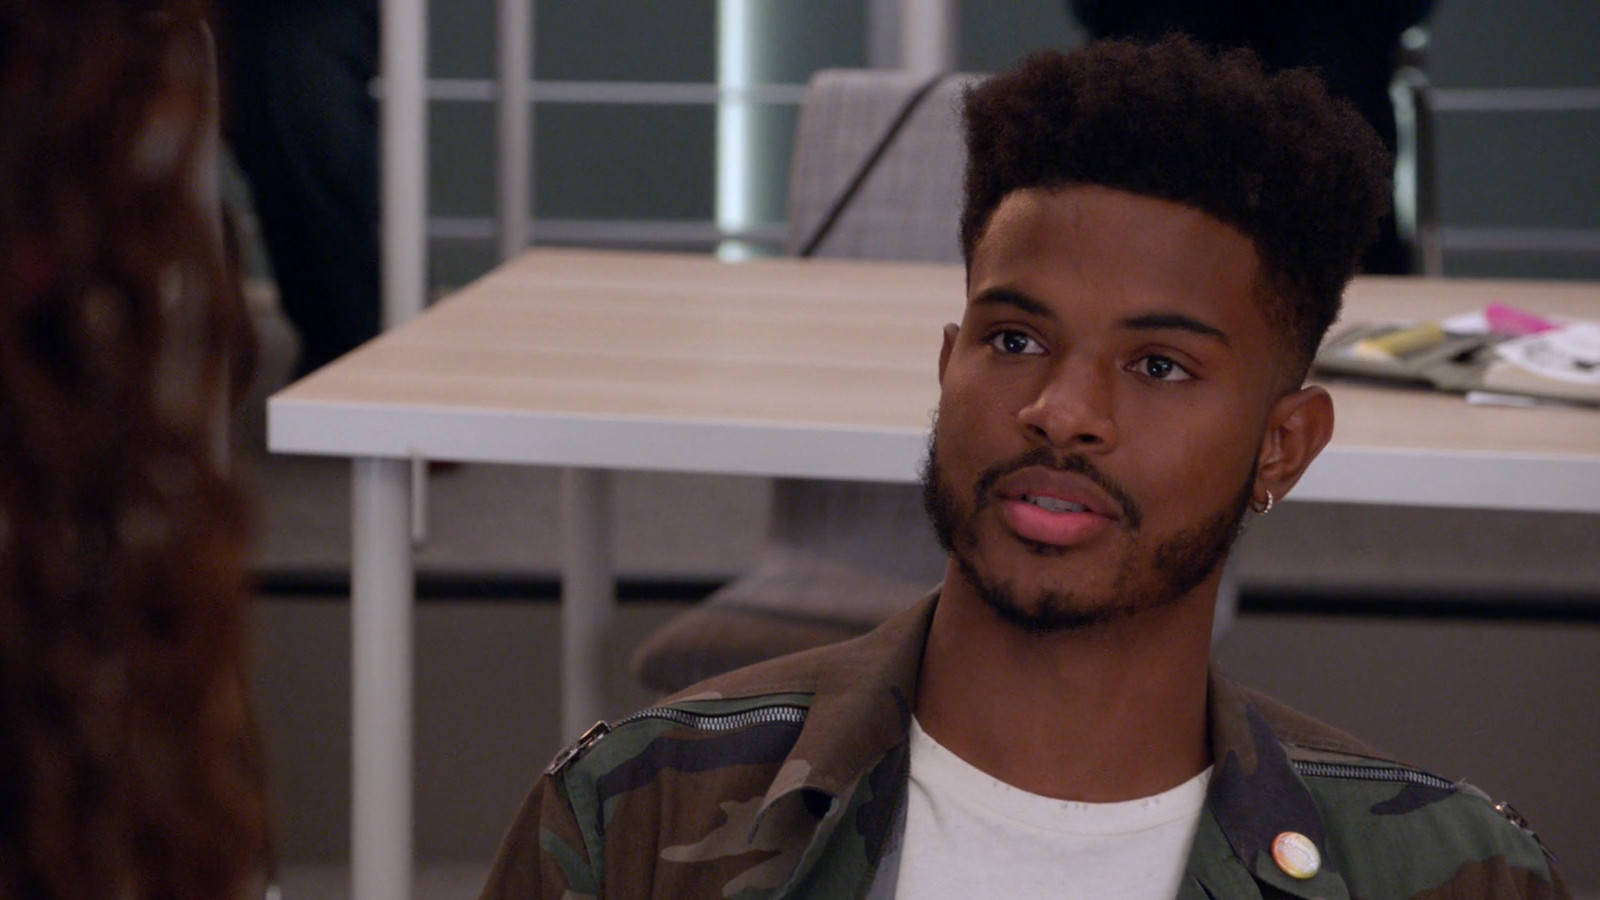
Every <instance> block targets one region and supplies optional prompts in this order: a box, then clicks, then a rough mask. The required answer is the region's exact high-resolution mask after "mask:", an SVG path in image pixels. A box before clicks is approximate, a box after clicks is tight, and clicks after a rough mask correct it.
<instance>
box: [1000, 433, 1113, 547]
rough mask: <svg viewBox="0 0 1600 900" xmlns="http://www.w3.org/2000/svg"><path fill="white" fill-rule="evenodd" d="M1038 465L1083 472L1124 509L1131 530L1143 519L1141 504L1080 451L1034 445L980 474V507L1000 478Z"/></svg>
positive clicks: (1075, 472)
mask: <svg viewBox="0 0 1600 900" xmlns="http://www.w3.org/2000/svg"><path fill="white" fill-rule="evenodd" d="M1034 466H1038V467H1040V468H1043V469H1053V470H1055V471H1057V472H1071V473H1073V474H1075V475H1082V476H1083V477H1085V478H1087V479H1089V480H1090V481H1092V482H1094V483H1095V486H1096V487H1098V488H1100V490H1102V491H1105V492H1106V494H1107V495H1108V496H1109V497H1111V499H1112V500H1113V501H1115V502H1116V504H1117V505H1118V506H1119V507H1121V508H1122V520H1123V522H1124V523H1125V524H1126V525H1127V527H1128V529H1129V530H1136V529H1138V527H1139V526H1140V525H1141V524H1142V523H1143V522H1144V513H1143V511H1141V510H1140V509H1139V504H1138V502H1136V501H1135V500H1134V499H1133V497H1132V496H1131V495H1130V494H1129V493H1128V492H1127V491H1125V490H1123V488H1122V486H1121V485H1119V484H1117V483H1116V482H1115V481H1113V480H1112V479H1111V477H1110V476H1108V475H1106V474H1105V473H1104V472H1102V471H1100V470H1099V469H1097V468H1095V465H1094V463H1092V462H1090V461H1089V458H1088V457H1086V456H1084V455H1083V454H1081V453H1068V454H1058V453H1056V452H1055V451H1053V450H1052V449H1051V448H1049V447H1035V448H1033V449H1032V450H1029V451H1027V452H1026V453H1023V454H1021V455H1019V456H1015V457H1012V458H1011V459H1007V460H1002V461H1000V462H997V463H995V464H994V465H992V466H990V467H989V468H987V469H984V470H983V473H982V474H980V475H979V476H978V483H977V485H976V486H975V488H974V490H975V491H976V493H977V497H976V501H977V503H976V506H975V507H974V509H981V508H983V506H984V505H985V504H987V503H989V502H990V498H991V497H993V496H994V493H993V492H994V486H995V484H996V483H998V482H999V481H1000V479H1002V478H1004V477H1006V476H1007V475H1010V474H1011V473H1012V472H1017V471H1020V470H1022V469H1028V468H1032V467H1034Z"/></svg>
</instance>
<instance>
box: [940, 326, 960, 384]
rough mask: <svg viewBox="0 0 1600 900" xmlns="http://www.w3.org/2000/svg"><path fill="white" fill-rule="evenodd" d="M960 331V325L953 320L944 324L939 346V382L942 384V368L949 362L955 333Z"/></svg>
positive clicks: (954, 344)
mask: <svg viewBox="0 0 1600 900" xmlns="http://www.w3.org/2000/svg"><path fill="white" fill-rule="evenodd" d="M960 333H961V326H960V325H957V324H956V323H954V322H949V323H946V324H945V326H944V346H942V347H940V348H939V383H940V384H944V369H945V366H948V365H949V364H950V351H951V350H953V349H955V346H956V335H958V334H960Z"/></svg>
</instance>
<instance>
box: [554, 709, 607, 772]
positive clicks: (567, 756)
mask: <svg viewBox="0 0 1600 900" xmlns="http://www.w3.org/2000/svg"><path fill="white" fill-rule="evenodd" d="M610 732H611V726H609V725H607V724H606V723H605V721H604V720H601V721H599V722H596V723H594V724H593V725H591V726H589V730H588V731H585V732H584V733H583V736H582V737H580V738H578V740H577V741H576V742H574V743H573V744H572V745H571V746H570V747H568V748H567V749H565V750H562V751H561V752H560V753H557V754H556V758H555V759H552V760H550V765H548V766H545V768H544V774H546V775H554V774H556V773H558V772H560V771H561V770H562V769H565V768H566V767H567V765H568V764H570V763H571V762H572V761H573V760H575V759H577V758H578V757H580V756H582V755H583V754H584V753H585V752H586V751H587V750H588V749H589V748H590V747H593V746H594V745H595V744H598V743H600V739H601V738H603V737H605V736H606V735H607V734H609V733H610Z"/></svg>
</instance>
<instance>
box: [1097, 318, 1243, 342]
mask: <svg viewBox="0 0 1600 900" xmlns="http://www.w3.org/2000/svg"><path fill="white" fill-rule="evenodd" d="M1122 327H1124V328H1130V329H1132V330H1134V331H1167V330H1172V329H1175V330H1178V331H1187V332H1190V333H1192V334H1198V335H1201V336H1203V337H1209V338H1216V339H1217V340H1219V341H1221V342H1222V343H1224V344H1228V343H1229V341H1228V336H1227V335H1226V334H1224V333H1223V331H1222V329H1220V328H1218V327H1216V326H1215V325H1209V324H1207V323H1205V322H1202V321H1200V320H1199V319H1196V318H1193V317H1192V316H1186V315H1184V314H1183V313H1150V314H1148V315H1143V316H1134V317H1133V318H1130V319H1123V320H1122Z"/></svg>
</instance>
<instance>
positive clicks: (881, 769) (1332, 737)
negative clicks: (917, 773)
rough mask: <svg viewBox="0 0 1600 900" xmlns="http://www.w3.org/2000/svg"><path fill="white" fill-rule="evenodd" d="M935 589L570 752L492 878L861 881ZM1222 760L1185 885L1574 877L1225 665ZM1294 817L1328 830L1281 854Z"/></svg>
mask: <svg viewBox="0 0 1600 900" xmlns="http://www.w3.org/2000/svg"><path fill="white" fill-rule="evenodd" d="M934 602H935V598H929V599H928V600H926V601H924V602H922V603H920V604H918V605H917V606H916V607H914V608H912V609H911V610H908V611H907V612H906V613H904V614H902V615H899V616H897V617H895V618H893V619H891V620H890V621H889V622H887V623H885V624H884V625H883V626H882V627H880V628H878V629H877V630H876V631H874V632H872V633H870V634H868V635H865V636H863V637H861V638H857V639H856V640H853V641H848V642H846V643H843V644H836V645H833V646H831V647H823V648H819V649H817V650H812V651H808V652H806V653H801V654H797V655H794V656H790V657H785V658H782V659H777V660H773V661H771V662H768V663H763V664H760V665H757V666H753V667H751V668H748V669H744V670H740V671H737V672H732V673H729V674H727V675H723V676H720V677H718V678H715V679H712V680H711V681H708V682H704V683H702V684H700V685H697V686H696V687H693V688H690V689H688V690H687V691H685V692H684V693H682V694H679V695H677V696H675V697H673V698H669V700H667V701H665V702H664V703H663V704H662V705H661V706H657V707H653V708H651V709H648V710H645V711H643V712H641V713H638V714H635V715H633V716H630V717H629V718H627V719H625V720H623V721H621V722H619V723H617V724H616V725H614V726H612V727H610V728H606V727H604V726H598V725H597V726H596V727H595V729H592V730H591V731H590V733H589V734H586V735H585V736H584V738H583V739H582V740H580V741H579V742H578V744H576V745H574V746H573V747H571V748H569V749H568V750H566V751H563V753H562V754H561V755H558V756H557V757H556V759H555V761H553V762H552V763H551V765H550V768H549V769H548V770H546V772H545V774H544V776H543V777H542V778H541V779H540V780H539V782H538V784H537V785H536V786H535V787H534V789H533V792H532V794H531V795H530V796H529V798H528V800H527V801H526V803H525V804H524V806H523V808H522V811H521V812H520V813H519V815H518V817H517V820H516V822H515V823H514V824H513V826H512V828H511V831H510V833H509V834H508V836H507V838H506V841H505V844H504V846H503V847H502V848H501V851H500V856H499V859H498V860H497V861H496V863H495V867H494V871H493V873H492V874H491V876H490V880H489V883H488V886H487V887H486V888H485V891H484V894H483V896H484V897H485V898H486V900H527V898H581V897H613V898H639V897H660V898H695V897H730V898H745V900H754V898H773V897H810V898H830V900H832V898H852V897H854V898H859V897H862V896H864V895H865V894H866V892H867V890H868V888H869V887H870V886H871V884H872V881H873V878H874V876H875V874H876V869H877V864H878V862H879V861H880V860H882V859H883V858H884V856H885V853H886V851H887V850H888V849H889V845H890V844H891V842H892V841H894V840H895V835H896V833H897V831H896V828H897V824H898V822H899V817H900V815H901V812H902V807H903V805H904V803H905V794H906V783H907V767H908V752H907V746H908V745H907V729H908V728H909V723H910V716H911V710H912V707H913V702H914V695H915V688H916V684H917V670H918V666H919V664H920V661H921V657H922V647H923V642H924V639H925V637H926V634H927V629H928V624H929V621H930V619H931V614H932V609H933V604H934ZM1209 704H1210V719H1209V722H1210V725H1209V728H1210V732H1211V737H1210V740H1211V744H1212V759H1213V761H1214V765H1215V768H1214V770H1213V775H1212V780H1211V785H1210V789H1209V793H1208V795H1207V800H1206V807H1205V810H1204V812H1203V813H1202V815H1201V822H1200V827H1199V831H1198V833H1197V835H1196V837H1195V841H1194V846H1193V849H1192V850H1191V852H1190V856H1189V860H1188V866H1187V872H1186V874H1185V876H1184V881H1183V886H1182V889H1181V890H1180V892H1179V898H1180V900H1191V898H1192V900H1218V898H1235V897H1252V898H1254V897H1267V898H1270V897H1305V898H1312V897H1321V898H1330V900H1331V898H1361V897H1365V898H1384V900H1391V898H1402V897H1424V896H1425V897H1429V898H1458V897H1474V898H1487V897H1496V898H1501V897H1526V898H1535V897H1537V898H1544V897H1566V896H1568V895H1567V893H1566V891H1565V889H1564V888H1563V887H1562V885H1561V882H1560V880H1559V878H1558V877H1557V876H1556V875H1555V873H1554V871H1553V869H1552V868H1551V867H1550V865H1549V861H1548V860H1547V859H1546V857H1545V854H1544V853H1543V852H1542V849H1541V847H1540V845H1539V844H1538V842H1537V841H1536V840H1535V839H1534V838H1533V836H1532V835H1531V833H1529V832H1527V831H1526V830H1525V829H1524V827H1521V826H1519V825H1518V824H1513V822H1512V821H1511V820H1510V819H1509V818H1508V816H1506V815H1502V813H1501V812H1499V811H1497V810H1496V808H1495V807H1494V806H1493V805H1492V804H1491V803H1490V802H1489V801H1488V799H1487V798H1486V797H1484V796H1483V794H1481V793H1480V792H1478V791H1477V790H1475V789H1473V788H1471V787H1467V786H1464V785H1462V784H1451V783H1449V782H1447V781H1444V780H1442V779H1439V778H1436V777H1433V776H1431V775H1427V774H1425V773H1422V772H1419V771H1417V770H1415V769H1411V768H1408V767H1405V766H1402V765H1400V764H1398V763H1395V762H1393V761H1391V760H1388V759H1386V758H1384V757H1382V756H1380V755H1378V754H1376V753H1374V752H1373V751H1371V750H1368V749H1367V748H1365V747H1363V746H1362V745H1361V744H1359V743H1357V742H1356V741H1355V740H1354V739H1353V738H1351V737H1349V736H1348V735H1345V734H1343V733H1341V732H1339V731H1336V730H1334V729H1332V728H1329V727H1328V726H1326V725H1323V724H1321V723H1320V722H1317V721H1316V720H1314V719H1311V718H1310V717H1307V716H1305V715H1302V714H1300V713H1297V712H1295V711H1293V710H1291V709H1289V708H1287V707H1285V706H1283V705H1282V704H1279V703H1277V702H1275V701H1273V700H1270V699H1268V698H1266V697H1264V696H1262V695H1260V694H1257V693H1254V692H1252V691H1249V690H1247V689H1245V688H1242V687H1239V686H1237V685H1235V684H1233V683H1231V682H1229V681H1228V680H1227V679H1225V678H1223V677H1221V676H1219V675H1216V674H1213V676H1212V680H1211V684H1210V699H1209ZM1284 832H1298V833H1299V834H1300V835H1304V836H1305V837H1307V838H1309V839H1310V840H1311V842H1312V843H1314V844H1315V846H1316V848H1317V849H1318V851H1319V852H1320V858H1321V866H1320V869H1319V870H1317V871H1316V873H1315V875H1313V876H1312V877H1309V878H1305V879H1297V878H1294V877H1291V876H1290V875H1288V874H1286V872H1285V871H1284V869H1282V868H1280V867H1279V865H1278V864H1277V863H1276V862H1275V861H1274V855H1273V844H1274V840H1275V838H1277V837H1278V836H1279V835H1281V834H1283V833H1284Z"/></svg>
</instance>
